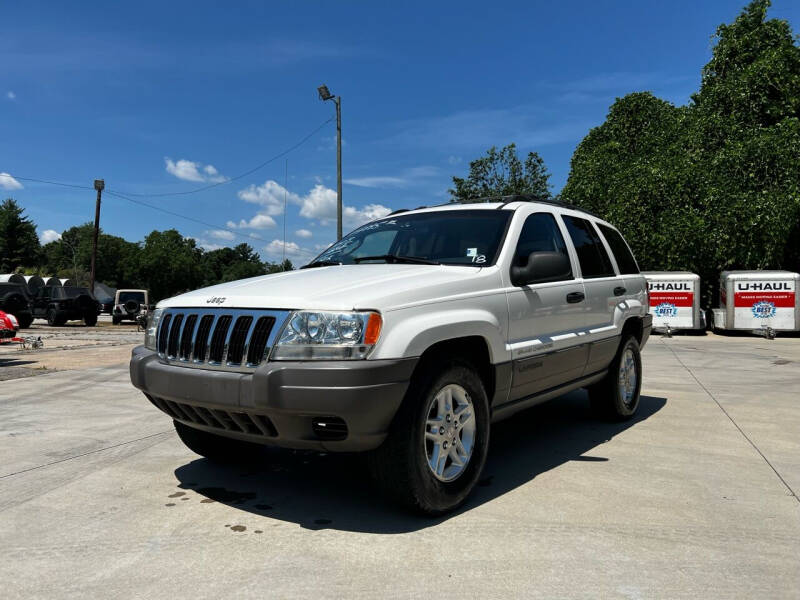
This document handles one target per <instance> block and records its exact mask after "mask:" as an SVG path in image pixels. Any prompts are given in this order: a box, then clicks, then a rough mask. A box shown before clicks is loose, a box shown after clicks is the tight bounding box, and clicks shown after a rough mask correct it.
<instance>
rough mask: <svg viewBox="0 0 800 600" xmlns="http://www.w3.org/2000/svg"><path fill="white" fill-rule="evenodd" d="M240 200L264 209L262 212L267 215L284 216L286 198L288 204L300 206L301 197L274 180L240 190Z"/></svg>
mask: <svg viewBox="0 0 800 600" xmlns="http://www.w3.org/2000/svg"><path fill="white" fill-rule="evenodd" d="M238 195H239V198H241V199H242V200H244V201H245V202H250V203H252V204H258V205H260V206H263V207H264V210H262V211H260V212H261V213H262V214H265V215H281V214H283V203H284V197H285V200H286V202H287V203H289V202H291V203H292V204H299V203H300V197H299V196H298V195H297V194H294V193H292V192H290V191H288V190H287V189H286V188H285V187H283V186H282V185H281V184H279V183H278V182H277V181H273V180H272V179H270V180H268V181H265V182H264V183H263V184H262V185H259V186H256V185H251V186H250V187H247V188H245V189H243V190H239V194H238Z"/></svg>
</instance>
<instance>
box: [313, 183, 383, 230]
mask: <svg viewBox="0 0 800 600" xmlns="http://www.w3.org/2000/svg"><path fill="white" fill-rule="evenodd" d="M390 212H391V209H390V208H387V207H385V206H383V205H382V204H368V205H366V206H365V207H364V208H362V209H360V210H359V209H357V208H355V207H353V206H347V205H345V206H344V207H343V208H342V221H343V222H344V225H345V226H346V227H358V226H359V225H363V224H364V223H367V222H369V221H373V220H374V219H379V218H381V217H385V216H386V215H388V214H389V213H390ZM300 216H302V217H305V218H307V219H316V220H318V221H320V222H321V223H322V224H323V225H330V224H331V223H335V222H336V191H335V190H332V189H331V188H326V187H325V186H323V185H315V186H314V187H313V189H312V190H311V191H310V192H308V194H306V195H305V196H303V198H302V202H301V205H300Z"/></svg>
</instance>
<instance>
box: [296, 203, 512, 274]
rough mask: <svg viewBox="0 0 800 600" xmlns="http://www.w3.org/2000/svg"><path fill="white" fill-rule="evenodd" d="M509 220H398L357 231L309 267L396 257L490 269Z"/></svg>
mask: <svg viewBox="0 0 800 600" xmlns="http://www.w3.org/2000/svg"><path fill="white" fill-rule="evenodd" d="M510 216H511V211H506V210H448V211H436V212H428V213H416V214H410V215H395V216H391V217H388V218H386V219H383V220H381V221H375V222H373V223H369V224H368V225H364V226H363V227H361V228H359V229H356V230H355V231H354V232H353V233H351V234H349V235H347V236H345V237H343V238H342V239H341V240H339V241H338V242H336V243H335V244H334V245H333V246H331V247H330V248H328V249H327V250H325V252H323V253H322V254H320V255H319V256H318V257H317V258H315V259H314V260H313V261H311V263H310V264H312V265H313V264H314V263H315V262H323V263H328V262H330V263H336V264H338V263H341V264H346V265H350V264H358V263H360V264H366V263H370V262H393V261H392V260H391V256H397V257H405V258H416V259H424V260H426V261H431V262H435V263H442V264H447V265H467V266H488V265H491V264H493V263H494V261H495V259H496V258H497V253H498V251H499V249H500V244H501V242H502V240H503V236H504V234H505V231H506V225H507V224H508V220H509V218H510ZM367 257H374V258H367ZM397 262H402V261H397Z"/></svg>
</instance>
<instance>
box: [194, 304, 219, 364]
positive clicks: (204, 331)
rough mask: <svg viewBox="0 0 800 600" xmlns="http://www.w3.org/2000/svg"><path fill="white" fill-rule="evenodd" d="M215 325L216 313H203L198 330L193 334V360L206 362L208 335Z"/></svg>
mask: <svg viewBox="0 0 800 600" xmlns="http://www.w3.org/2000/svg"><path fill="white" fill-rule="evenodd" d="M213 325H214V315H203V316H202V317H201V318H200V323H199V324H198V325H197V331H195V332H194V336H192V362H195V363H202V362H205V359H206V350H207V349H208V336H209V334H210V332H211V329H212V326H213ZM198 344H199V347H198Z"/></svg>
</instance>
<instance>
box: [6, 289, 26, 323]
mask: <svg viewBox="0 0 800 600" xmlns="http://www.w3.org/2000/svg"><path fill="white" fill-rule="evenodd" d="M0 309H2V310H3V312H7V313H11V314H12V315H14V316H15V317H16V316H17V313H19V312H22V311H23V310H28V301H27V300H25V297H24V296H22V294H8V295H7V296H6V297H5V298H3V301H2V303H0ZM17 318H19V317H17Z"/></svg>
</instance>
